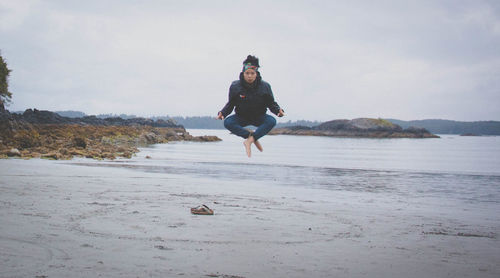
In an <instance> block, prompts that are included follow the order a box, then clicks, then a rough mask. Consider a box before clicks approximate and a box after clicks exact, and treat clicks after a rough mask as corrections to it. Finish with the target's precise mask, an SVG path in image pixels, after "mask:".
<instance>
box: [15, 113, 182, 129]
mask: <svg viewBox="0 0 500 278" xmlns="http://www.w3.org/2000/svg"><path fill="white" fill-rule="evenodd" d="M13 115H14V117H15V118H16V119H17V120H23V121H26V122H28V123H31V124H78V125H99V126H153V127H182V126H180V125H177V124H176V123H175V122H174V121H172V120H168V121H166V120H156V121H153V120H151V119H146V118H133V119H122V118H120V117H113V118H105V119H101V118H97V117H96V116H85V117H82V118H69V117H63V116H60V115H59V114H57V113H54V112H51V111H45V110H37V109H27V110H26V111H24V113H23V114H21V115H18V114H13Z"/></svg>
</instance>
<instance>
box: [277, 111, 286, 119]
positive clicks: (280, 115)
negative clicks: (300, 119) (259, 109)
mask: <svg viewBox="0 0 500 278" xmlns="http://www.w3.org/2000/svg"><path fill="white" fill-rule="evenodd" d="M283 116H285V111H283V109H280V111H279V112H278V117H280V118H281V117H283Z"/></svg>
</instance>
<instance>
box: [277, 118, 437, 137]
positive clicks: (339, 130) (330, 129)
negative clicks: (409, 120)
mask: <svg viewBox="0 0 500 278" xmlns="http://www.w3.org/2000/svg"><path fill="white" fill-rule="evenodd" d="M270 134H271V135H277V134H284V135H310V136H331V137H362V138H439V136H437V135H434V134H431V133H430V132H428V131H427V130H426V129H424V128H416V127H410V128H407V129H403V128H401V127H400V126H399V125H396V124H393V123H391V122H389V121H386V120H383V119H371V118H359V119H354V120H333V121H328V122H324V123H322V124H320V125H317V126H314V127H305V126H293V127H286V128H276V129H273V130H272V131H271V132H270Z"/></svg>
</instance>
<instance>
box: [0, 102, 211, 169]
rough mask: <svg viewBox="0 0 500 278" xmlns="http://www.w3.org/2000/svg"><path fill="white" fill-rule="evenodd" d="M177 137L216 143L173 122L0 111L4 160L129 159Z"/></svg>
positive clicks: (0, 155)
mask: <svg viewBox="0 0 500 278" xmlns="http://www.w3.org/2000/svg"><path fill="white" fill-rule="evenodd" d="M181 140H185V141H199V142H211V141H220V139H219V138H217V137H216V136H198V137H195V136H192V135H190V134H189V133H188V132H187V131H186V130H185V129H184V127H182V126H179V125H176V124H175V123H174V122H172V121H164V120H158V121H153V120H150V119H144V118H135V119H128V120H124V119H121V118H108V119H99V118H97V117H94V116H90V117H84V118H67V117H62V116H59V115H58V114H56V113H53V112H50V111H39V110H36V109H35V110H31V109H28V110H26V111H25V112H24V113H23V114H22V115H17V114H11V113H9V111H7V110H3V111H0V157H3V158H6V157H9V156H19V157H23V158H31V157H39V158H48V159H71V158H72V157H73V156H81V157H88V158H95V159H115V158H116V157H127V158H130V157H131V156H132V155H133V154H134V153H136V152H138V151H139V150H138V149H137V148H138V147H140V146H146V145H149V144H157V143H166V142H170V141H181Z"/></svg>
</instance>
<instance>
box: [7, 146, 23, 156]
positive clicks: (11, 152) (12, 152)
mask: <svg viewBox="0 0 500 278" xmlns="http://www.w3.org/2000/svg"><path fill="white" fill-rule="evenodd" d="M7 155H8V156H21V152H20V151H19V150H18V149H16V148H12V149H10V150H9V151H8V152H7Z"/></svg>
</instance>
